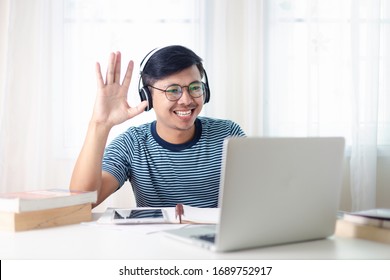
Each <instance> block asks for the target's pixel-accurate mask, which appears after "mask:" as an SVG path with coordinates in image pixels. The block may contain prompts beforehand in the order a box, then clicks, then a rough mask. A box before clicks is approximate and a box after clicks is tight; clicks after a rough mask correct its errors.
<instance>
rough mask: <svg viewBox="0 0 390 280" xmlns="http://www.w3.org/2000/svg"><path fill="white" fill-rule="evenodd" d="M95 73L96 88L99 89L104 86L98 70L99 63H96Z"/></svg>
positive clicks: (100, 72)
mask: <svg viewBox="0 0 390 280" xmlns="http://www.w3.org/2000/svg"><path fill="white" fill-rule="evenodd" d="M95 72H96V80H97V86H98V88H101V87H103V86H104V80H103V77H102V71H101V70H100V64H99V62H96V65H95Z"/></svg>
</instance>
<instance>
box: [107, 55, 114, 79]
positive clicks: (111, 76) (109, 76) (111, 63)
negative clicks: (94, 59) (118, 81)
mask: <svg viewBox="0 0 390 280" xmlns="http://www.w3.org/2000/svg"><path fill="white" fill-rule="evenodd" d="M115 57H116V55H115V53H111V54H110V58H109V60H108V66H107V73H106V84H107V85H110V84H113V83H114V78H115V75H114V74H115Z"/></svg>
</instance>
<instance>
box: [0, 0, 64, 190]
mask: <svg viewBox="0 0 390 280" xmlns="http://www.w3.org/2000/svg"><path fill="white" fill-rule="evenodd" d="M1 3H2V4H1V9H0V14H1V29H2V32H1V33H0V36H1V38H0V42H1V47H0V51H1V53H0V58H1V63H0V64H1V72H0V74H1V84H0V85H1V88H0V100H1V104H0V107H1V108H0V191H2V192H5V191H16V190H28V189H34V188H42V186H44V187H52V186H64V180H63V179H64V178H65V177H67V176H68V175H69V174H68V173H67V172H66V170H65V169H64V167H65V166H64V165H63V164H62V162H59V161H58V160H56V159H55V158H54V157H52V156H51V154H52V134H51V133H49V128H50V126H51V120H52V113H53V112H52V109H51V107H50V100H51V98H52V92H51V91H50V89H51V81H52V76H51V74H52V73H51V71H50V61H51V59H50V55H51V49H50V44H51V26H52V25H51V10H50V7H51V1H48V0H32V1H23V0H12V1H10V0H6V1H1ZM26 11H28V12H26ZM3 31H4V32H3ZM48 170H50V172H48Z"/></svg>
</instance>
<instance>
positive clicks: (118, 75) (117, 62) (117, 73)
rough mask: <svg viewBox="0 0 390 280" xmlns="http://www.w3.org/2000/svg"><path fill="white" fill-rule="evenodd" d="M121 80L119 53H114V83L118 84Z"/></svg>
mask: <svg viewBox="0 0 390 280" xmlns="http://www.w3.org/2000/svg"><path fill="white" fill-rule="evenodd" d="M120 78H121V53H120V52H116V56H115V76H114V83H119V81H120Z"/></svg>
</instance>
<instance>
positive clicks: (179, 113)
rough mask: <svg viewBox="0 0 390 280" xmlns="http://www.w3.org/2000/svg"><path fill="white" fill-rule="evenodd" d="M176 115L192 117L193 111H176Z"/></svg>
mask: <svg viewBox="0 0 390 280" xmlns="http://www.w3.org/2000/svg"><path fill="white" fill-rule="evenodd" d="M175 113H176V114H177V115H178V116H189V115H191V110H189V111H176V112H175Z"/></svg>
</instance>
